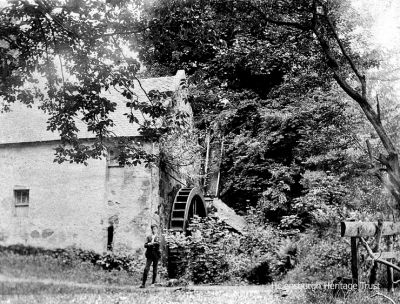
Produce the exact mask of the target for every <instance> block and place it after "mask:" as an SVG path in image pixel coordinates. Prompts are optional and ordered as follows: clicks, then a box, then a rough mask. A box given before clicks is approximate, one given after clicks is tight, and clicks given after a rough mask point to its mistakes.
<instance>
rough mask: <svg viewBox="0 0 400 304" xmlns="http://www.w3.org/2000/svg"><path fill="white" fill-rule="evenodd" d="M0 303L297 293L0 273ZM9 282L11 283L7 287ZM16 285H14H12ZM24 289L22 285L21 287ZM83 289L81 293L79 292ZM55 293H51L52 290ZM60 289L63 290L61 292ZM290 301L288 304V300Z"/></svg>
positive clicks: (101, 303) (271, 303) (144, 303)
mask: <svg viewBox="0 0 400 304" xmlns="http://www.w3.org/2000/svg"><path fill="white" fill-rule="evenodd" d="M2 283H4V284H3V285H4V286H5V287H4V288H6V289H4V290H3V293H2V292H1V291H2V290H1V288H0V303H1V304H3V303H5V304H39V303H40V304H60V303H61V304H64V303H65V304H69V303H76V304H78V303H79V304H132V303H135V304H150V303H151V304H209V303H210V304H211V303H212V304H228V303H229V304H230V303H232V304H238V303H240V304H247V303H252V304H253V303H254V304H265V303H268V304H275V303H276V304H287V303H299V302H300V301H294V302H293V299H294V298H297V297H298V296H299V292H298V291H290V290H275V289H274V288H273V287H272V286H271V285H263V286H255V285H250V286H249V285H244V286H232V285H194V286H192V285H190V286H187V287H177V286H175V287H155V288H146V289H140V288H139V287H138V286H127V285H123V286H121V285H116V284H91V283H78V282H73V281H63V280H53V279H43V278H36V277H25V278H16V277H9V276H6V275H2V274H0V287H1V285H2ZM7 283H11V284H7ZM35 283H36V284H44V285H48V286H47V287H46V286H43V287H40V286H39V288H40V289H39V292H35V293H30V292H15V290H14V288H17V287H18V284H21V285H24V284H35ZM15 285H16V286H15ZM20 287H21V288H22V290H23V288H24V287H23V286H20ZM79 289H82V290H79ZM53 290H55V291H56V292H55V293H53V292H52V291H53ZM60 290H62V291H61V292H60ZM289 299H290V300H291V301H289V302H287V300H289Z"/></svg>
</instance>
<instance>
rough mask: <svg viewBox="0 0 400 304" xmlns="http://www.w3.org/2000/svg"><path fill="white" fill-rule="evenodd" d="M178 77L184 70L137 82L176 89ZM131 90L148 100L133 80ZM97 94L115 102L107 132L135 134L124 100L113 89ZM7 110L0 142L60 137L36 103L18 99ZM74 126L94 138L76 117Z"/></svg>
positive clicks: (0, 123) (0, 121)
mask: <svg viewBox="0 0 400 304" xmlns="http://www.w3.org/2000/svg"><path fill="white" fill-rule="evenodd" d="M182 79H185V72H184V71H183V70H180V71H178V72H177V73H176V75H175V76H170V77H159V78H147V79H141V80H140V84H141V85H142V87H143V89H144V90H145V91H146V92H149V91H151V90H158V91H160V92H165V91H173V92H176V91H178V89H179V84H180V81H181V80H182ZM134 93H136V94H137V96H138V99H139V101H142V102H147V101H148V99H147V97H146V95H145V93H144V92H143V90H142V89H141V87H140V85H139V83H138V82H137V81H135V85H134ZM101 95H102V96H103V97H106V98H108V99H109V100H110V101H111V102H115V103H116V104H117V107H116V109H115V111H114V112H113V113H111V114H110V115H109V117H110V118H111V119H112V120H113V122H114V127H113V128H112V129H111V131H112V132H113V133H114V134H115V135H116V136H139V135H140V134H139V132H138V127H139V125H137V124H132V123H129V120H128V118H127V117H126V115H124V113H127V112H128V108H127V107H126V102H127V101H128V100H127V99H126V98H125V97H123V96H122V95H121V94H120V93H119V92H118V91H117V90H115V89H109V90H108V91H106V92H104V93H102V94H101ZM10 109H11V112H5V113H0V144H9V143H24V142H41V141H53V140H59V139H60V135H59V133H58V132H57V131H55V132H51V131H48V130H47V120H48V118H49V115H48V114H46V113H44V112H43V111H42V110H39V109H38V108H37V105H35V104H34V106H33V107H32V108H28V107H27V106H26V105H24V104H22V103H21V102H15V103H13V104H11V105H10ZM134 114H136V117H137V118H138V119H139V122H140V123H142V122H143V121H144V118H143V116H142V114H141V113H140V112H139V111H134ZM76 126H77V128H78V129H79V132H78V137H79V138H94V137H95V134H94V133H93V132H89V131H88V130H87V126H86V124H85V123H84V122H83V121H81V120H80V119H77V120H76Z"/></svg>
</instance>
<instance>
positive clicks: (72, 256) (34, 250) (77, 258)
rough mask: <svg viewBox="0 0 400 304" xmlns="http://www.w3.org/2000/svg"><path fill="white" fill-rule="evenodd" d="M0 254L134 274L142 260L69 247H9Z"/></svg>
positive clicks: (142, 262)
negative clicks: (94, 266)
mask: <svg viewBox="0 0 400 304" xmlns="http://www.w3.org/2000/svg"><path fill="white" fill-rule="evenodd" d="M0 252H9V253H14V254H19V255H41V256H49V257H52V258H55V259H57V260H59V262H60V263H61V264H64V265H72V264H74V263H77V262H78V263H79V262H90V263H92V264H93V265H97V266H99V267H101V268H102V269H104V270H110V271H111V270H125V271H127V272H135V271H137V270H138V269H140V270H141V269H142V268H143V266H144V259H143V258H139V257H136V256H133V255H130V254H127V253H113V252H106V253H103V254H98V253H96V252H94V251H91V250H83V249H80V248H75V247H69V248H66V249H54V250H51V249H44V248H40V247H32V246H24V245H10V246H0Z"/></svg>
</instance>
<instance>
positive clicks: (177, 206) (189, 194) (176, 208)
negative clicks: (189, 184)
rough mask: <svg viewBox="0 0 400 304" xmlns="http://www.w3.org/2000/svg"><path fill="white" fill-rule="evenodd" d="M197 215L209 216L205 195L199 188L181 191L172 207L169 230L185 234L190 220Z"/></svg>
mask: <svg viewBox="0 0 400 304" xmlns="http://www.w3.org/2000/svg"><path fill="white" fill-rule="evenodd" d="M195 215H198V216H200V217H205V216H207V208H206V204H205V202H204V198H203V195H202V194H201V192H200V190H199V189H198V188H182V189H180V190H179V191H178V193H177V194H176V197H175V200H174V203H173V205H172V212H171V219H170V222H169V229H170V230H173V231H179V232H185V231H186V228H187V225H188V223H189V221H190V219H191V218H193V216H195Z"/></svg>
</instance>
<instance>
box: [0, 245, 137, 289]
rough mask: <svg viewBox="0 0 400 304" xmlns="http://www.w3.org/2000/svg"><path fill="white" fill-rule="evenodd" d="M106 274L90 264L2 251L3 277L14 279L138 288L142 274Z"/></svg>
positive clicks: (1, 266)
mask: <svg viewBox="0 0 400 304" xmlns="http://www.w3.org/2000/svg"><path fill="white" fill-rule="evenodd" d="M141 271H142V269H138V271H137V273H128V272H126V271H118V270H112V271H105V270H103V269H102V268H100V267H99V266H95V265H93V264H91V263H90V262H81V261H76V262H72V263H63V261H62V260H60V259H55V258H53V257H51V256H46V255H18V254H14V253H10V252H0V274H2V275H5V276H8V277H14V278H26V277H29V278H42V279H43V278H45V279H53V280H66V281H73V282H77V283H92V284H118V285H131V286H132V285H137V284H139V282H140V273H141Z"/></svg>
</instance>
